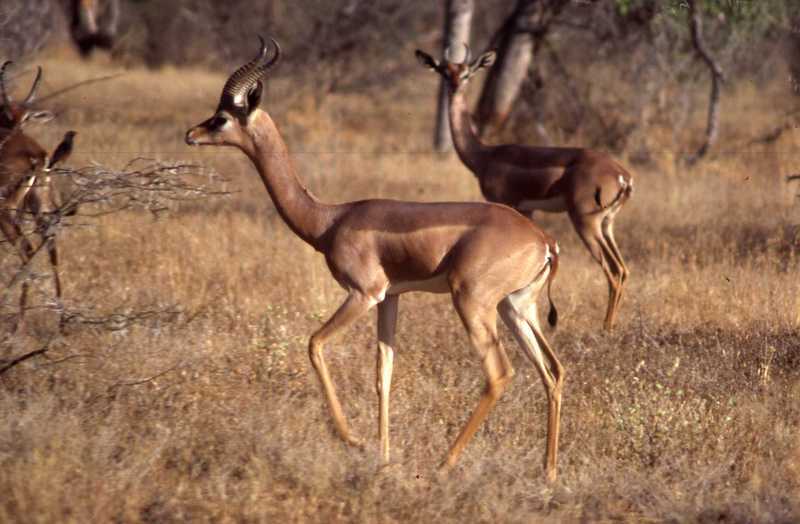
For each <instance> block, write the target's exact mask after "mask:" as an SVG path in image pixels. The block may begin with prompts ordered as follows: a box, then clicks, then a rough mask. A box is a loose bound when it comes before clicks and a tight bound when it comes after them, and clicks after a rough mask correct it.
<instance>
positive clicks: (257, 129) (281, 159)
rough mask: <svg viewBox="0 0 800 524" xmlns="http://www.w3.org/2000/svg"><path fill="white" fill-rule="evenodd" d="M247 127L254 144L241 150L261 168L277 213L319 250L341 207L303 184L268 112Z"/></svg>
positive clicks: (262, 177) (295, 231) (259, 115)
mask: <svg viewBox="0 0 800 524" xmlns="http://www.w3.org/2000/svg"><path fill="white" fill-rule="evenodd" d="M248 129H249V131H250V133H251V138H252V139H253V140H252V142H253V143H252V147H249V148H248V147H245V148H242V149H243V150H244V152H245V153H246V154H247V156H249V157H250V160H251V161H252V162H253V164H254V165H255V166H256V169H258V173H259V174H260V175H261V180H262V181H263V182H264V186H266V188H267V191H268V192H269V195H270V197H272V201H273V202H274V203H275V207H276V209H277V210H278V213H279V214H280V216H281V218H283V220H284V222H286V224H287V225H288V226H289V228H290V229H291V230H292V231H293V232H294V233H295V234H296V235H297V236H299V237H300V238H302V239H303V240H305V241H306V242H308V243H309V244H311V246H313V247H314V248H315V249H316V250H317V251H319V250H320V249H321V244H322V241H323V240H322V237H323V235H324V234H325V233H326V232H327V231H328V229H329V228H330V227H331V226H332V225H333V223H334V222H335V220H336V217H337V216H338V211H339V207H340V206H335V205H334V206H331V205H327V204H324V203H322V202H320V201H319V200H317V199H316V198H315V197H314V195H312V194H311V193H310V192H309V191H308V189H306V188H305V186H303V184H302V183H301V182H300V180H299V179H298V178H297V174H296V173H295V170H294V165H293V164H292V161H291V158H290V157H289V151H288V149H287V147H286V143H285V142H284V141H283V138H282V137H281V135H280V132H279V131H278V128H277V127H276V126H275V123H274V122H273V121H272V119H271V118H270V117H269V115H268V114H267V113H265V112H263V111H261V110H256V114H255V115H253V116H252V117H251V119H250V122H249V123H248Z"/></svg>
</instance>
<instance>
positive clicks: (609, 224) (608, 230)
mask: <svg viewBox="0 0 800 524" xmlns="http://www.w3.org/2000/svg"><path fill="white" fill-rule="evenodd" d="M617 211H619V207H617V208H616V209H615V210H614V211H613V212H612V213H610V214H609V215H608V216H607V217H606V219H605V220H603V237H604V238H605V240H606V243H607V244H608V247H609V248H610V249H611V253H612V254H613V255H614V257H615V258H616V261H617V264H618V266H619V267H620V277H619V293H618V294H617V302H616V304H614V315H615V316H616V312H617V310H618V309H619V303H620V301H621V300H622V292H623V290H624V286H625V281H626V280H628V276H629V275H630V270H628V266H627V265H626V264H625V260H624V259H623V258H622V253H621V252H620V250H619V247H618V246H617V241H616V240H615V239H614V216H615V215H616V214H617Z"/></svg>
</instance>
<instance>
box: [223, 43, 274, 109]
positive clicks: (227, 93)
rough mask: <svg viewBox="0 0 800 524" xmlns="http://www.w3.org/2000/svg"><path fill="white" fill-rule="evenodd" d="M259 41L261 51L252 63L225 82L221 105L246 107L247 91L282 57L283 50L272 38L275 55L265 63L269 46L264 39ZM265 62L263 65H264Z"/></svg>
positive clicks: (235, 72) (244, 66)
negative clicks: (245, 96) (245, 97)
mask: <svg viewBox="0 0 800 524" xmlns="http://www.w3.org/2000/svg"><path fill="white" fill-rule="evenodd" d="M258 39H259V40H260V41H261V51H260V52H259V53H258V56H256V57H255V58H254V59H252V60H251V61H249V62H247V63H246V64H244V65H243V66H242V67H240V68H239V69H237V70H236V71H234V73H233V74H232V75H231V76H230V78H228V81H227V82H225V86H224V87H223V88H222V100H221V101H220V103H221V105H225V104H228V103H230V104H233V105H234V106H237V107H242V106H243V105H244V95H245V93H246V92H247V90H248V89H249V88H250V87H251V86H252V85H253V84H254V83H255V82H256V81H257V80H258V79H259V78H261V76H262V75H263V74H264V73H265V72H266V71H267V70H268V69H269V68H270V67H272V66H274V65H275V64H276V63H277V62H278V59H279V58H280V56H281V48H280V46H279V45H278V42H276V41H275V39H274V38H270V42H271V43H272V45H273V46H274V47H275V54H274V56H273V57H272V59H270V60H268V61H266V62H264V59H265V58H266V57H267V44H266V42H265V41H264V38H263V37H262V36H260V35H259V37H258ZM262 62H263V63H262Z"/></svg>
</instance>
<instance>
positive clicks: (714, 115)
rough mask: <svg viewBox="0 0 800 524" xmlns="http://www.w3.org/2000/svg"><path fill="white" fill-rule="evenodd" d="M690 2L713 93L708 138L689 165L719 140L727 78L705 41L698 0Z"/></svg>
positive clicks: (698, 46)
mask: <svg viewBox="0 0 800 524" xmlns="http://www.w3.org/2000/svg"><path fill="white" fill-rule="evenodd" d="M687 1H688V3H689V29H690V31H691V34H692V45H693V46H694V50H695V51H696V52H697V54H698V55H699V56H700V58H702V59H703V61H704V62H705V63H706V65H707V66H708V70H709V71H710V72H711V93H710V94H709V100H708V121H707V124H706V139H705V142H703V145H701V146H700V149H698V150H697V152H696V153H695V154H694V155H692V156H690V157H689V159H688V160H687V163H688V164H689V165H692V164H694V163H696V162H697V161H698V160H700V159H701V158H703V157H704V156H705V155H706V153H708V150H709V149H710V148H711V146H713V145H714V143H715V142H716V141H717V135H718V133H719V89H720V84H721V83H722V81H723V80H724V79H725V77H724V75H723V73H722V68H721V67H720V66H719V64H718V63H717V62H716V60H714V57H712V56H711V54H710V53H709V52H708V49H707V48H706V44H705V42H704V41H703V20H702V14H701V13H700V11H699V10H698V9H697V2H696V0H687Z"/></svg>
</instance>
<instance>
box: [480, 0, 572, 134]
mask: <svg viewBox="0 0 800 524" xmlns="http://www.w3.org/2000/svg"><path fill="white" fill-rule="evenodd" d="M567 3H568V0H517V4H516V6H515V7H514V11H512V13H511V14H510V15H509V17H508V18H507V19H506V21H505V22H504V23H503V25H502V26H501V27H500V29H499V30H498V31H497V33H496V34H495V36H494V38H492V42H491V44H490V45H491V46H492V47H494V48H495V49H497V63H496V64H495V65H494V67H493V68H492V69H491V70H490V71H489V75H488V77H487V78H486V83H485V84H484V86H483V92H482V93H481V98H480V101H479V102H478V111H477V115H478V128H479V131H480V134H481V136H484V135H486V134H487V133H488V132H490V131H493V130H498V129H500V128H501V127H502V126H503V124H505V122H506V120H507V119H508V116H509V114H510V113H511V109H512V107H513V105H514V102H515V101H516V99H517V97H518V96H519V93H520V88H521V87H522V83H523V82H524V80H525V78H526V77H527V76H528V68H529V67H530V64H531V60H532V59H533V56H534V54H535V53H536V51H537V50H538V48H539V47H540V45H541V43H542V42H543V41H544V39H545V37H546V35H547V32H548V30H549V28H550V23H551V22H552V21H553V19H554V18H555V17H556V16H557V15H558V14H559V13H560V12H561V10H562V9H563V8H564V7H565V6H566V5H567Z"/></svg>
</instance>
